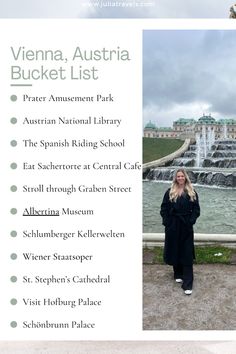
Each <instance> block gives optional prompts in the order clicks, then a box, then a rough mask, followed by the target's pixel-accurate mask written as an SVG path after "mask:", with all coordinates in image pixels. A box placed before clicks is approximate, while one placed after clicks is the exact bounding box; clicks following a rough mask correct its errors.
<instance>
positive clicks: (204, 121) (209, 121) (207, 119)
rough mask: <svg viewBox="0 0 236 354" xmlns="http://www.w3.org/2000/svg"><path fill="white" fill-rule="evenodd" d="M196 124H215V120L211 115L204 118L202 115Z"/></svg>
mask: <svg viewBox="0 0 236 354" xmlns="http://www.w3.org/2000/svg"><path fill="white" fill-rule="evenodd" d="M197 124H216V120H215V118H213V117H212V116H211V115H208V116H206V115H205V114H204V115H203V116H202V117H200V118H199V119H198V121H197Z"/></svg>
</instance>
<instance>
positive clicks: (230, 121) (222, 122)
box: [216, 119, 236, 125]
mask: <svg viewBox="0 0 236 354" xmlns="http://www.w3.org/2000/svg"><path fill="white" fill-rule="evenodd" d="M216 124H220V125H225V124H236V119H219V120H218V121H217V122H216Z"/></svg>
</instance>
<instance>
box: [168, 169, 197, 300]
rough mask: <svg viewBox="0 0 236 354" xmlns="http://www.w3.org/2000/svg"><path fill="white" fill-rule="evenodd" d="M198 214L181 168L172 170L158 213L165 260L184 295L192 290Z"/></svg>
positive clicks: (185, 175)
mask: <svg viewBox="0 0 236 354" xmlns="http://www.w3.org/2000/svg"><path fill="white" fill-rule="evenodd" d="M199 215H200V207H199V201H198V195H197V193H196V191H195V190H194V189H193V187H192V184H191V182H190V179H189V177H188V175H187V173H186V172H185V170H184V169H182V168H181V169H178V170H177V171H176V172H175V175H174V179H173V182H172V186H171V188H169V189H168V190H167V191H166V193H165V195H164V198H163V201H162V204H161V216H162V220H163V222H162V223H163V225H164V226H165V247H164V261H165V263H167V264H169V265H172V266H173V270H174V278H175V280H176V282H177V283H182V288H183V290H184V292H185V294H186V295H191V294H192V286H193V260H194V259H195V253H194V243H193V225H194V224H195V222H196V220H197V218H198V217H199Z"/></svg>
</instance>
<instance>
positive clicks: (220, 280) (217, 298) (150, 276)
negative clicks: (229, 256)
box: [143, 264, 236, 330]
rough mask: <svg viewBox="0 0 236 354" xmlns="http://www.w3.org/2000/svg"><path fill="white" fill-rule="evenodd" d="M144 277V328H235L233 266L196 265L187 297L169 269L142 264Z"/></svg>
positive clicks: (235, 302)
mask: <svg viewBox="0 0 236 354" xmlns="http://www.w3.org/2000/svg"><path fill="white" fill-rule="evenodd" d="M143 278H144V280H143V286H144V291H143V329H145V330H153V329H154V330H235V329H236V315H235V313H236V266H235V265H220V264H216V265H212V264H210V265H202V264H201V265H195V266H194V288H193V293H192V295H190V296H187V295H185V294H184V292H183V290H182V289H181V285H180V284H177V283H176V282H175V281H174V279H173V272H172V267H170V266H167V265H159V264H154V265H144V268H143Z"/></svg>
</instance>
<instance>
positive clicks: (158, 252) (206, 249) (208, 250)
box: [144, 245, 236, 264]
mask: <svg viewBox="0 0 236 354" xmlns="http://www.w3.org/2000/svg"><path fill="white" fill-rule="evenodd" d="M144 252H149V253H150V252H152V255H153V258H152V260H153V262H152V263H160V264H163V263H164V262H163V247H154V248H153V249H144ZM195 253H196V261H195V264H204V263H205V264H206V263H210V264H213V263H222V264H230V262H231V258H232V256H233V255H234V254H236V249H234V248H228V247H224V246H221V245H219V246H195Z"/></svg>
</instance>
